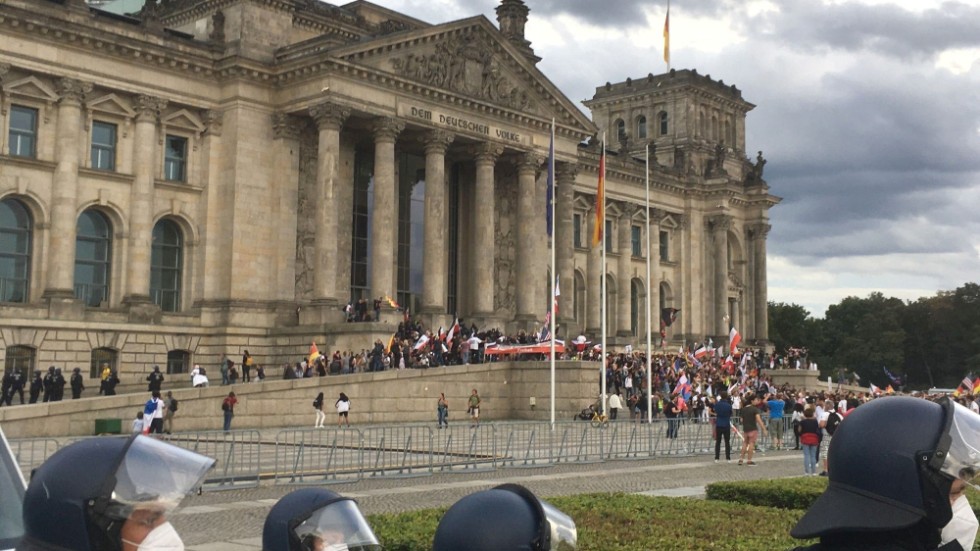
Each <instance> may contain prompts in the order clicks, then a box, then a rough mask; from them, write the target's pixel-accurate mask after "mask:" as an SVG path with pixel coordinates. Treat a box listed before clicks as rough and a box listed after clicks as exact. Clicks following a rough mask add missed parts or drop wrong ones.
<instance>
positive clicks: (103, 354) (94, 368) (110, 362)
mask: <svg viewBox="0 0 980 551" xmlns="http://www.w3.org/2000/svg"><path fill="white" fill-rule="evenodd" d="M107 366H108V367H109V369H111V370H112V371H117V370H118V369H119V353H118V352H116V351H115V350H113V349H111V348H96V349H94V350H92V361H91V362H90V363H89V377H91V378H93V379H96V378H99V377H101V376H102V369H103V368H105V367H107Z"/></svg>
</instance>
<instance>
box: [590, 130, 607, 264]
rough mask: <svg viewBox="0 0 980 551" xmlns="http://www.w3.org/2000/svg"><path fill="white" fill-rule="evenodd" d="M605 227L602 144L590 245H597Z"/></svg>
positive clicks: (604, 178)
mask: <svg viewBox="0 0 980 551" xmlns="http://www.w3.org/2000/svg"><path fill="white" fill-rule="evenodd" d="M605 227H606V144H605V143H603V144H602V155H601V156H600V157H599V187H598V190H597V191H596V194H595V227H594V228H592V246H593V247H598V246H599V244H600V243H602V240H603V235H602V234H603V230H604V229H605Z"/></svg>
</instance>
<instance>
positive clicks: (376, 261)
mask: <svg viewBox="0 0 980 551" xmlns="http://www.w3.org/2000/svg"><path fill="white" fill-rule="evenodd" d="M404 128H405V125H404V124H403V123H402V122H400V121H398V120H396V119H393V118H390V117H382V118H379V119H377V120H375V121H374V125H373V127H372V130H373V132H374V212H372V214H371V232H372V234H373V235H372V236H371V295H372V296H373V297H374V298H378V297H385V296H388V297H391V298H395V296H396V294H397V292H396V289H395V283H396V282H395V258H394V254H395V239H396V238H397V236H398V233H397V232H398V182H396V181H395V140H396V139H397V137H398V134H400V133H401V131H402V130H403V129H404Z"/></svg>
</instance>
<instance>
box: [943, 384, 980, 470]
mask: <svg viewBox="0 0 980 551" xmlns="http://www.w3.org/2000/svg"><path fill="white" fill-rule="evenodd" d="M949 436H950V440H951V442H950V446H949V451H948V452H947V454H946V460H945V461H944V462H943V466H942V469H941V470H942V472H944V473H946V474H948V475H949V476H951V477H953V478H958V479H961V480H963V481H964V482H967V483H971V484H972V483H973V482H974V477H976V476H977V474H978V473H980V415H977V414H976V413H973V412H972V411H970V410H969V409H967V408H965V407H963V406H961V405H960V404H957V403H955V402H953V422H952V425H951V426H950V429H949Z"/></svg>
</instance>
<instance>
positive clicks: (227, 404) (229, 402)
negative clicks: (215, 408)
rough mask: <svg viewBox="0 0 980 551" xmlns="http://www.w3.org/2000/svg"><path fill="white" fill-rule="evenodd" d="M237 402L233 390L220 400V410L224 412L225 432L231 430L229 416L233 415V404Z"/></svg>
mask: <svg viewBox="0 0 980 551" xmlns="http://www.w3.org/2000/svg"><path fill="white" fill-rule="evenodd" d="M237 403H238V398H236V397H235V393H234V392H229V393H228V396H226V397H225V399H224V401H222V402H221V411H223V412H224V413H225V432H228V431H230V430H231V418H232V417H234V416H235V404H237Z"/></svg>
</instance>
